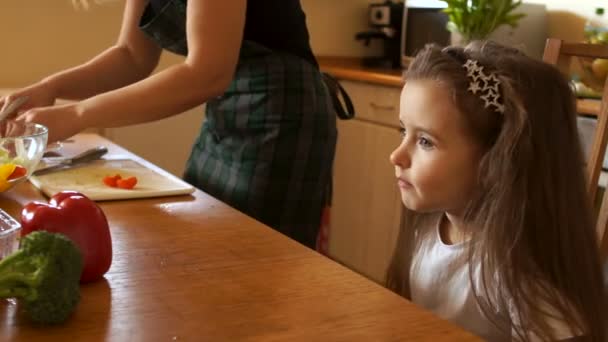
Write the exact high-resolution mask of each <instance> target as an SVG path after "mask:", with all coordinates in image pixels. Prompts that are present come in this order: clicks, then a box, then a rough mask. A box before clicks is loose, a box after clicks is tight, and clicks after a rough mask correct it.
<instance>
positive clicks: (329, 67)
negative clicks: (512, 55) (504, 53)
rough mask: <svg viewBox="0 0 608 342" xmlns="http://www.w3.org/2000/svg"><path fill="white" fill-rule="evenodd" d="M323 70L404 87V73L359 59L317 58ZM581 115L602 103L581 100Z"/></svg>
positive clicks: (594, 112) (595, 110)
mask: <svg viewBox="0 0 608 342" xmlns="http://www.w3.org/2000/svg"><path fill="white" fill-rule="evenodd" d="M317 60H318V62H319V66H320V67H321V70H322V71H324V72H327V73H328V74H330V75H333V76H334V77H336V78H338V79H343V80H350V81H361V82H368V83H373V84H378V85H383V86H393V87H402V86H403V83H404V80H405V79H404V78H403V76H402V74H403V71H402V70H399V69H396V70H395V69H374V68H367V67H364V66H363V65H362V64H361V58H357V57H331V56H317ZM577 109H578V113H579V114H584V115H590V116H596V117H597V115H598V114H599V112H600V101H599V100H590V99H579V100H578V101H577Z"/></svg>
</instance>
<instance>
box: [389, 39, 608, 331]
mask: <svg viewBox="0 0 608 342" xmlns="http://www.w3.org/2000/svg"><path fill="white" fill-rule="evenodd" d="M469 58H470V59H474V60H477V61H478V62H479V64H480V65H482V66H483V67H484V72H486V74H487V73H488V72H493V73H495V74H496V75H497V76H498V77H499V79H500V81H501V85H500V90H501V98H502V102H503V104H504V105H505V111H504V114H500V113H496V112H494V111H493V107H490V108H488V109H486V108H484V102H483V100H481V99H480V98H479V97H478V96H476V95H473V94H471V93H469V92H467V88H468V79H467V77H466V73H465V69H464V68H463V64H464V63H465V62H466V60H467V59H469ZM406 79H407V81H410V80H416V79H431V80H436V81H437V82H439V83H440V84H442V85H444V86H445V87H447V89H450V90H451V94H452V101H453V103H454V105H455V106H456V107H457V108H458V109H459V111H460V113H462V115H463V118H464V120H465V122H466V123H467V125H468V128H469V133H470V134H471V135H472V136H473V137H474V138H475V139H476V141H478V143H479V144H481V146H483V147H484V148H485V154H484V155H483V157H482V159H481V162H480V165H479V168H478V173H479V181H478V189H477V190H476V193H475V194H474V196H473V199H472V201H471V203H469V205H468V208H467V211H466V214H465V220H466V221H467V222H468V223H469V224H468V226H470V227H473V229H474V230H472V231H471V232H469V233H470V234H471V236H472V240H473V241H474V242H476V243H473V244H470V246H475V249H474V250H471V251H470V253H469V255H468V258H469V261H473V260H477V261H478V262H479V263H480V264H481V277H482V282H481V283H482V284H483V285H482V286H481V288H478V289H476V288H475V287H473V290H474V291H475V293H476V294H477V296H476V297H477V298H478V302H479V305H480V308H481V309H482V311H483V312H484V314H485V315H486V316H487V317H488V319H490V321H492V322H493V323H495V324H496V326H497V327H499V328H501V327H502V328H504V327H508V328H510V327H513V328H514V329H515V331H516V334H517V335H518V337H519V339H521V340H524V341H526V340H528V339H529V335H528V334H529V333H530V332H533V333H535V334H536V335H538V336H539V337H541V338H542V339H543V340H548V339H551V337H552V335H551V328H550V327H549V326H548V325H547V323H546V317H547V315H551V313H548V312H547V307H551V308H554V309H555V310H556V311H557V312H553V313H552V315H553V316H555V315H556V314H557V315H558V316H559V317H561V318H563V319H564V320H565V321H566V323H567V324H568V325H569V326H570V328H571V330H572V331H573V332H579V333H582V334H584V335H585V337H586V338H589V340H592V341H604V338H605V337H606V333H605V330H604V329H605V328H604V323H605V317H606V316H605V314H606V309H605V308H606V306H605V305H606V300H605V294H604V291H603V285H602V273H601V272H602V271H601V266H600V257H599V249H598V248H597V241H596V234H595V229H594V227H595V225H594V221H593V215H592V212H591V209H590V208H591V207H590V204H589V203H588V202H589V201H588V196H587V192H586V190H585V182H584V178H585V175H584V158H583V154H582V150H581V147H580V146H581V145H580V142H579V136H578V132H577V126H576V107H575V98H574V96H573V94H572V91H571V89H570V87H569V85H568V82H567V80H566V79H565V78H564V77H563V76H562V75H561V74H560V72H559V71H558V70H557V69H556V68H554V67H553V66H550V65H548V64H545V63H542V62H540V61H536V60H533V59H531V58H528V57H526V56H525V55H523V54H522V53H520V52H519V51H517V50H515V49H511V48H506V47H503V46H500V45H498V44H496V43H491V42H474V43H472V44H469V45H468V46H467V47H466V48H458V47H449V48H446V49H443V50H442V49H440V48H439V47H437V46H432V45H431V46H427V47H426V48H425V49H424V50H422V51H421V52H420V53H419V54H418V55H417V56H416V58H415V59H414V61H413V62H412V63H411V64H410V66H409V68H408V71H407V73H406ZM433 216H436V214H431V215H429V214H417V213H414V212H412V211H409V210H407V211H406V214H405V216H404V220H405V222H404V224H402V228H401V231H400V234H399V238H398V241H397V246H396V249H395V253H394V255H393V260H392V262H391V265H390V267H389V270H388V274H387V285H388V286H389V288H391V289H392V290H394V291H395V292H398V293H400V294H402V295H404V296H406V297H408V296H409V267H410V261H411V258H412V253H413V251H414V250H415V249H416V243H415V241H416V239H415V236H416V235H418V234H420V233H422V232H421V230H422V228H424V227H428V224H429V222H430V220H432V222H436V217H433ZM469 265H470V266H471V267H472V265H473V262H470V263H469ZM470 275H471V276H472V275H473V271H472V268H470ZM496 279H499V282H498V283H497V281H496ZM507 298H509V299H511V300H512V302H511V303H510V304H512V306H511V307H512V310H511V312H512V313H513V314H514V315H515V317H516V321H518V322H521V323H520V324H515V323H516V322H514V321H513V320H512V317H509V318H507V321H506V322H505V321H502V322H499V321H498V318H496V317H493V316H495V315H493V314H492V313H493V312H495V308H506V307H507V306H509V303H507V302H506V300H507ZM547 305H548V306H547ZM505 333H510V331H505Z"/></svg>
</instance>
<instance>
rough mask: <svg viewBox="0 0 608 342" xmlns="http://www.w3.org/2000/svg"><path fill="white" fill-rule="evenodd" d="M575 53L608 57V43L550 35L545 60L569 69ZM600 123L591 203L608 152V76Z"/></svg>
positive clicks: (605, 222) (600, 224)
mask: <svg viewBox="0 0 608 342" xmlns="http://www.w3.org/2000/svg"><path fill="white" fill-rule="evenodd" d="M572 57H580V58H605V59H608V45H598V44H585V43H566V42H563V41H562V40H560V39H555V38H549V39H547V43H546V44H545V51H544V54H543V61H545V62H547V63H549V64H553V65H555V66H557V67H558V68H559V69H560V70H562V71H564V72H567V70H568V69H569V68H570V66H571V61H572ZM597 115H598V117H597V126H596V129H595V135H594V137H593V140H592V145H591V152H590V154H589V158H588V160H587V189H588V191H589V196H590V198H591V203H595V202H596V195H597V190H598V181H599V177H600V173H601V171H602V164H603V161H604V156H605V154H606V143H607V142H608V78H607V79H606V82H605V84H604V88H603V94H602V99H601V103H600V107H599V113H598V114H597ZM607 226H608V189H606V191H604V194H603V196H602V199H601V206H600V211H599V213H598V217H597V227H596V228H597V233H598V240H599V243H600V250H601V252H602V257H603V258H606V256H608V232H607V231H608V229H606V227H607Z"/></svg>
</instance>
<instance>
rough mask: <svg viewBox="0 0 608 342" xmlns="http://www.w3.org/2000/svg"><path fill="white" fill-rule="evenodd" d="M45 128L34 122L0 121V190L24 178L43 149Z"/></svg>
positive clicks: (37, 161)
mask: <svg viewBox="0 0 608 342" xmlns="http://www.w3.org/2000/svg"><path fill="white" fill-rule="evenodd" d="M47 139H48V129H47V128H46V127H45V126H42V125H39V124H35V123H24V122H16V121H11V120H7V121H3V122H1V123H0V192H3V191H8V190H10V189H11V188H13V187H14V186H15V185H16V184H18V183H21V182H22V181H25V180H26V179H28V178H29V177H30V176H31V175H32V173H33V172H34V170H36V166H37V165H38V163H39V162H40V159H42V155H43V153H44V151H45V149H46V144H47Z"/></svg>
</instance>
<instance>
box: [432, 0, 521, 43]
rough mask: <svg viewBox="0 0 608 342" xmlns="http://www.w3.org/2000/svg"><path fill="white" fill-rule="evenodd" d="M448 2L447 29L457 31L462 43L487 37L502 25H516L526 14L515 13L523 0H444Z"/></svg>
mask: <svg viewBox="0 0 608 342" xmlns="http://www.w3.org/2000/svg"><path fill="white" fill-rule="evenodd" d="M442 1H444V2H445V3H446V4H447V8H445V9H444V12H445V13H446V14H447V15H448V19H449V21H448V25H447V29H448V30H449V31H451V32H453V33H457V34H459V35H460V36H461V38H462V43H468V42H470V41H471V40H476V39H486V38H487V37H488V36H489V35H490V34H491V33H492V32H494V30H496V28H498V27H499V26H501V25H509V26H511V27H516V26H517V22H518V21H519V20H520V19H521V18H523V17H524V16H525V14H523V13H513V11H514V10H515V9H516V8H517V7H519V5H521V3H522V0H442Z"/></svg>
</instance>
